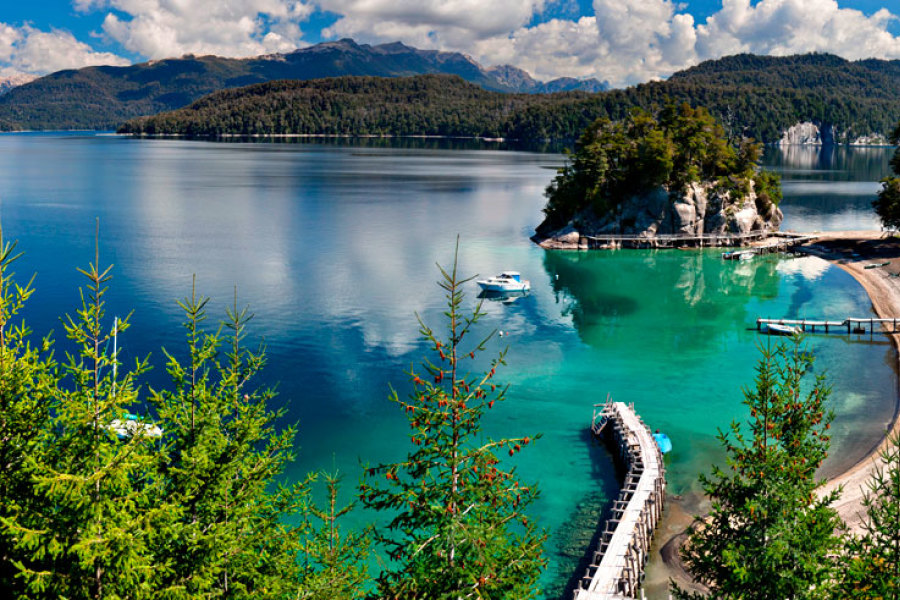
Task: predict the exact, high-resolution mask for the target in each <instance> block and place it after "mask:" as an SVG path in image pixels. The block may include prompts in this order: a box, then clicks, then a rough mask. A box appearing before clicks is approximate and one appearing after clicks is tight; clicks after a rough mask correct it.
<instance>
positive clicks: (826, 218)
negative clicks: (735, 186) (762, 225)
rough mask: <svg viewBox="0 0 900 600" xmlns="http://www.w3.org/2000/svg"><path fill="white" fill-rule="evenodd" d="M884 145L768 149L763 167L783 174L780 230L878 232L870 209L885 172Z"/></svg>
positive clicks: (887, 151)
mask: <svg viewBox="0 0 900 600" xmlns="http://www.w3.org/2000/svg"><path fill="white" fill-rule="evenodd" d="M893 152H894V149H893V148H888V147H877V146H872V147H847V146H834V145H831V146H782V147H774V146H772V147H767V148H766V152H765V155H764V157H763V163H764V165H765V166H767V167H768V168H771V169H773V170H775V171H777V172H779V173H781V176H782V187H783V191H784V200H783V201H782V203H781V209H782V211H783V212H784V215H785V218H784V223H782V226H781V227H782V229H793V230H797V231H816V230H821V231H828V230H839V229H880V227H881V223H880V222H879V220H878V218H877V217H876V216H875V213H874V211H873V210H872V200H874V198H875V194H876V193H877V192H878V190H879V189H880V184H879V181H880V180H881V178H882V177H884V176H885V175H887V174H889V173H890V170H891V169H890V159H891V156H892V155H893Z"/></svg>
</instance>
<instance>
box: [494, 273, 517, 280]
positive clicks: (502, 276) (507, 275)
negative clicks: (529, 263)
mask: <svg viewBox="0 0 900 600" xmlns="http://www.w3.org/2000/svg"><path fill="white" fill-rule="evenodd" d="M497 279H512V280H513V281H522V276H521V274H520V273H519V272H518V271H503V272H502V273H500V274H499V275H497Z"/></svg>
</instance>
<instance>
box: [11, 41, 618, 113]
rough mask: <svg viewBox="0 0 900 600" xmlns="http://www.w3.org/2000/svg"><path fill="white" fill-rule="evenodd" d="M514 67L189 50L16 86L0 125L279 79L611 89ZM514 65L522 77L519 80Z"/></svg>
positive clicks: (173, 101)
mask: <svg viewBox="0 0 900 600" xmlns="http://www.w3.org/2000/svg"><path fill="white" fill-rule="evenodd" d="M507 67H508V69H506V70H502V72H504V73H508V74H510V77H509V78H508V79H506V80H501V79H500V78H498V77H495V76H494V75H492V73H491V68H485V67H483V66H481V65H480V64H478V63H477V62H476V61H475V60H474V59H472V58H471V57H470V56H468V55H466V54H463V53H459V52H444V51H439V50H419V49H417V48H413V47H411V46H407V45H405V44H403V43H401V42H393V43H390V44H381V45H377V46H370V45H368V44H358V43H356V42H355V41H353V40H352V39H349V38H345V39H341V40H336V41H330V42H322V43H320V44H316V45H314V46H309V47H306V48H300V49H297V50H294V51H292V52H288V53H284V54H266V55H260V56H255V57H249V58H225V57H219V56H213V55H206V56H196V55H190V54H189V55H184V56H182V57H180V58H164V59H158V60H152V61H146V62H143V63H137V64H134V65H131V66H127V67H112V66H98V67H85V68H83V69H67V70H63V71H57V72H55V73H51V74H49V75H46V76H44V77H41V78H38V79H36V80H34V81H32V82H30V83H27V84H25V85H21V86H17V87H14V88H12V89H10V90H9V92H8V93H6V94H4V95H3V96H0V129H6V130H10V129H114V128H115V127H117V126H118V125H119V124H121V123H122V122H124V121H125V120H127V119H130V118H133V117H137V116H141V115H149V114H156V113H159V112H163V111H167V110H174V109H177V108H180V107H182V106H185V105H187V104H190V103H191V102H193V101H194V100H197V99H199V98H201V97H202V96H204V95H206V94H209V93H212V92H215V91H218V90H221V89H228V88H236V87H242V86H245V85H250V84H254V83H264V82H266V81H274V80H280V79H297V80H309V79H320V78H324V77H337V76H345V75H365V76H379V77H403V76H412V75H424V74H433V73H446V74H451V75H459V76H461V77H462V78H463V79H465V80H467V81H470V82H472V83H475V84H477V85H479V86H481V87H483V88H484V89H488V90H492V91H500V92H526V93H544V91H545V90H548V91H554V90H556V89H572V88H573V87H574V89H579V88H584V89H588V90H591V91H596V90H599V89H601V88H603V89H605V87H606V86H605V84H603V83H601V82H599V81H597V80H596V79H591V80H573V79H570V78H560V79H558V80H553V81H549V82H540V81H537V80H535V79H534V78H532V77H531V75H530V74H528V73H527V72H525V71H523V70H521V69H518V68H517V67H512V66H507ZM512 69H515V70H516V71H518V72H519V75H518V77H512V75H511V74H512ZM522 74H524V75H522ZM572 81H574V82H575V83H574V84H573V83H572Z"/></svg>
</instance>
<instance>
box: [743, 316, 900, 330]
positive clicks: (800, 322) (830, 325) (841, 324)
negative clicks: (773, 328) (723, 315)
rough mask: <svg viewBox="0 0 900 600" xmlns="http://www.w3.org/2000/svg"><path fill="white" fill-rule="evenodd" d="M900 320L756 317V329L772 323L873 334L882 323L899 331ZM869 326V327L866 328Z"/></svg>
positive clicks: (802, 327)
mask: <svg viewBox="0 0 900 600" xmlns="http://www.w3.org/2000/svg"><path fill="white" fill-rule="evenodd" d="M898 321H900V319H896V318H894V319H878V318H868V319H856V318H853V317H848V318H846V319H844V320H843V321H827V320H823V319H756V330H757V331H762V326H763V325H768V324H769V323H772V324H775V325H789V326H792V327H799V328H800V330H801V331H812V332H815V331H816V328H817V327H818V328H819V331H821V330H823V329H824V330H825V333H831V330H832V329H837V330H844V329H846V330H847V333H869V334H873V333H875V326H876V325H880V326H883V328H882V331H883V332H885V333H897V322H898ZM888 325H891V328H890V329H888V327H887V326H888ZM867 326H868V329H866V327H867Z"/></svg>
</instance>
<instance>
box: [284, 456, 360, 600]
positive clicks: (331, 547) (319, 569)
mask: <svg viewBox="0 0 900 600" xmlns="http://www.w3.org/2000/svg"><path fill="white" fill-rule="evenodd" d="M322 477H323V478H324V479H325V485H326V487H327V489H328V500H327V502H328V506H327V508H326V509H325V510H322V509H319V508H317V507H315V506H311V507H310V508H309V511H308V515H309V517H310V521H317V522H318V523H317V525H318V527H317V526H316V524H313V523H310V524H309V529H310V530H311V531H312V532H313V533H312V534H310V535H309V536H308V537H307V539H306V542H305V545H304V547H303V559H302V561H303V565H302V571H303V576H302V578H303V590H302V591H301V592H300V593H299V594H298V598H301V599H304V600H331V599H332V598H342V599H345V598H346V599H347V600H356V599H358V598H363V597H364V594H363V590H364V587H365V585H366V584H367V583H368V580H369V573H368V568H367V566H366V561H367V560H368V558H369V555H370V551H371V541H370V535H371V533H372V531H371V528H365V529H364V530H363V531H360V532H356V533H349V534H345V535H343V536H342V535H341V531H340V526H339V525H338V519H340V518H341V517H343V516H344V515H346V514H347V513H349V512H350V511H351V510H353V508H354V506H355V505H354V504H348V505H347V506H344V507H343V508H338V507H337V496H338V488H339V484H340V480H341V479H340V476H339V475H338V474H337V473H322Z"/></svg>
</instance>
